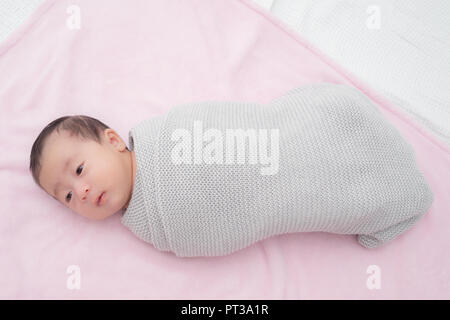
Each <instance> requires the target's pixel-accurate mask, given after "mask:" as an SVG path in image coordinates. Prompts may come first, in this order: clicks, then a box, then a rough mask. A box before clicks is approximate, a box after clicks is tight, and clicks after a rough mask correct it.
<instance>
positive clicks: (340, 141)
mask: <svg viewBox="0 0 450 320" xmlns="http://www.w3.org/2000/svg"><path fill="white" fill-rule="evenodd" d="M195 121H201V122H202V127H203V132H205V131H207V130H208V129H216V130H218V132H221V133H223V154H224V156H223V158H224V159H225V158H226V157H225V153H226V148H229V146H230V145H228V144H227V143H225V140H226V139H225V136H226V130H227V129H232V130H236V129H243V130H248V129H255V131H258V130H261V129H265V130H266V132H267V137H268V139H267V145H263V144H259V145H258V148H261V149H258V155H259V154H260V153H261V150H263V149H262V148H266V149H267V150H269V154H270V151H271V150H274V149H271V143H272V142H271V139H270V137H269V134H268V133H269V132H272V131H271V130H272V129H278V130H279V138H278V141H279V157H278V170H277V172H276V173H274V174H266V175H264V174H262V173H261V172H262V168H264V167H265V166H266V165H264V164H261V162H258V163H256V164H255V163H251V161H250V159H249V156H248V155H249V152H250V151H249V150H250V143H249V141H250V139H246V149H245V150H246V153H245V159H244V158H242V157H241V158H240V162H239V161H238V159H237V158H235V161H234V163H229V164H226V163H225V160H224V163H205V161H203V162H201V163H195V162H194V161H192V162H191V163H187V164H186V163H181V164H177V163H176V162H175V161H173V158H172V151H173V150H174V148H176V147H177V145H179V141H177V140H175V139H172V134H173V133H174V131H176V130H179V129H186V130H187V131H188V132H191V133H193V134H194V122H195ZM258 132H261V131H258ZM210 141H211V140H210ZM205 142H206V140H205ZM129 144H130V149H131V150H135V155H136V163H137V169H136V178H135V184H134V187H133V193H132V197H131V200H130V203H129V206H128V208H127V210H126V211H125V213H124V215H123V217H122V223H123V224H124V225H125V226H126V227H127V228H129V229H130V230H131V231H132V232H133V233H134V234H135V235H136V236H137V237H139V238H140V239H142V240H144V241H146V242H149V243H152V244H153V245H154V247H155V248H157V249H158V250H161V251H171V252H173V253H175V255H176V256H179V257H194V256H222V255H226V254H230V253H232V252H235V251H237V250H240V249H243V248H245V247H247V246H250V245H252V244H254V243H256V242H258V241H260V240H263V239H266V238H268V237H271V236H275V235H279V234H285V233H294V232H316V231H320V232H331V233H337V234H353V235H357V241H358V242H359V243H360V244H361V245H362V246H364V247H366V248H375V247H379V246H380V245H383V244H385V243H387V242H389V241H391V240H393V239H394V238H396V237H397V236H399V235H400V234H402V233H403V232H404V231H406V230H408V229H410V228H411V227H412V226H413V225H414V224H416V223H417V222H418V221H419V220H420V218H421V217H423V216H424V215H425V214H426V212H427V211H428V209H429V208H430V206H431V204H432V201H433V194H432V191H431V189H430V187H429V186H428V184H427V182H426V181H425V179H424V177H423V175H422V174H421V172H420V171H419V169H418V166H417V164H416V162H415V156H414V151H413V149H412V147H411V146H410V145H409V144H408V143H407V142H406V141H405V140H404V139H403V138H402V136H401V135H400V134H399V132H398V131H397V130H396V129H395V128H394V127H393V126H392V125H391V124H389V123H388V122H387V121H386V120H385V119H384V118H383V116H382V115H381V113H380V112H379V110H378V109H377V107H376V106H375V105H374V104H373V103H372V102H371V100H369V98H367V97H366V96H365V95H363V94H362V93H360V92H359V91H358V90H356V89H355V88H352V87H349V86H346V85H340V84H331V83H320V84H311V85H306V86H302V87H298V88H295V89H292V90H290V91H289V92H287V93H285V94H284V95H282V96H281V97H278V98H277V99H274V100H272V101H271V102H270V103H268V104H264V105H263V104H258V103H247V102H231V101H228V102H227V101H225V102H224V101H221V102H217V101H208V102H199V103H191V104H184V105H178V106H176V107H174V108H172V109H171V110H170V111H169V112H168V113H167V114H165V115H160V116H157V117H154V118H151V119H148V120H145V121H143V122H141V123H139V124H138V125H137V126H135V127H134V128H132V129H131V130H130V132H129ZM203 146H205V143H204V144H203ZM192 159H194V155H192Z"/></svg>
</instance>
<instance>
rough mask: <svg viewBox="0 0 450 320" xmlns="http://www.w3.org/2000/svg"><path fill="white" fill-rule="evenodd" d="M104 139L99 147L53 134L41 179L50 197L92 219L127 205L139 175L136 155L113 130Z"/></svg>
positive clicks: (74, 138)
mask: <svg viewBox="0 0 450 320" xmlns="http://www.w3.org/2000/svg"><path fill="white" fill-rule="evenodd" d="M101 138H102V143H101V144H98V143H97V142H96V141H93V140H83V139H82V138H81V137H77V136H70V133H69V132H67V131H65V130H60V132H59V133H58V132H57V131H54V132H53V133H52V134H51V135H50V136H49V137H48V138H47V141H46V142H45V146H44V149H43V152H42V158H41V164H42V167H41V172H40V176H39V180H40V183H41V185H42V187H43V188H44V190H45V191H46V192H47V193H48V194H50V195H51V196H53V197H54V198H55V199H56V200H58V201H59V202H61V203H62V204H64V205H65V206H66V207H68V208H70V209H71V210H73V211H74V212H76V213H78V214H80V215H82V216H84V217H86V218H89V219H93V220H101V219H105V218H107V217H109V216H111V215H113V214H114V213H116V212H118V211H120V210H121V209H124V207H126V206H128V203H129V200H130V198H131V194H132V191H133V185H134V177H135V172H136V169H135V168H136V160H135V157H134V152H130V151H128V149H127V148H126V144H125V142H124V141H123V140H122V139H121V138H120V136H119V135H118V134H117V133H116V132H115V131H114V130H112V129H106V130H105V131H104V132H103V135H102V136H101ZM102 194H103V195H102ZM101 195H102V196H101ZM100 196H101V200H100V202H99V201H98V199H99V197H100Z"/></svg>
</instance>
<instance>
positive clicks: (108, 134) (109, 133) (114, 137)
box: [104, 128, 127, 151]
mask: <svg viewBox="0 0 450 320" xmlns="http://www.w3.org/2000/svg"><path fill="white" fill-rule="evenodd" d="M104 140H105V142H106V144H108V145H111V146H113V147H114V149H117V150H118V151H124V150H125V149H126V148H127V145H126V143H125V141H123V139H122V138H121V137H120V136H119V134H118V133H117V132H116V131H114V130H113V129H111V128H108V129H105V131H104Z"/></svg>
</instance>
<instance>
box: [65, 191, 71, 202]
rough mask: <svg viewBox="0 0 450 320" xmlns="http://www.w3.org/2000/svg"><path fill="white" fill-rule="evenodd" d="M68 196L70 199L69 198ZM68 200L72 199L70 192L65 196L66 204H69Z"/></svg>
mask: <svg viewBox="0 0 450 320" xmlns="http://www.w3.org/2000/svg"><path fill="white" fill-rule="evenodd" d="M69 195H70V197H69ZM70 199H72V191H70V192H69V193H68V194H67V196H66V202H70Z"/></svg>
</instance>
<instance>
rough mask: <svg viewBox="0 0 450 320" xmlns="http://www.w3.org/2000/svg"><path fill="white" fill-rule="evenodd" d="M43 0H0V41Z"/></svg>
mask: <svg viewBox="0 0 450 320" xmlns="http://www.w3.org/2000/svg"><path fill="white" fill-rule="evenodd" d="M42 2H43V0H1V1H0V42H1V41H3V40H5V39H6V38H7V37H8V36H9V35H10V34H11V33H12V32H13V31H14V30H16V29H17V28H18V27H19V26H20V25H21V24H22V23H24V22H25V21H26V19H27V18H28V17H29V16H30V14H32V13H33V12H34V10H35V9H36V8H37V7H38V6H39V5H40V4H41V3H42Z"/></svg>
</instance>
